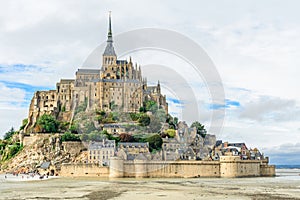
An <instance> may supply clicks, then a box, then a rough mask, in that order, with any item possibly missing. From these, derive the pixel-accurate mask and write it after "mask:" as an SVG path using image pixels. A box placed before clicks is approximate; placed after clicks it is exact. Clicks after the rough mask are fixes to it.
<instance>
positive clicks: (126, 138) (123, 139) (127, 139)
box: [119, 133, 135, 142]
mask: <svg viewBox="0 0 300 200" xmlns="http://www.w3.org/2000/svg"><path fill="white" fill-rule="evenodd" d="M119 138H120V142H135V139H134V137H133V136H132V135H130V134H127V133H122V134H121V135H120V136H119Z"/></svg>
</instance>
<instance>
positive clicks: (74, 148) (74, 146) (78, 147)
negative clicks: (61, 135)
mask: <svg viewBox="0 0 300 200" xmlns="http://www.w3.org/2000/svg"><path fill="white" fill-rule="evenodd" d="M62 147H63V150H64V151H65V152H68V153H70V154H71V156H77V155H78V154H79V153H80V152H81V151H82V150H84V149H85V147H84V146H83V144H82V142H72V141H69V142H62Z"/></svg>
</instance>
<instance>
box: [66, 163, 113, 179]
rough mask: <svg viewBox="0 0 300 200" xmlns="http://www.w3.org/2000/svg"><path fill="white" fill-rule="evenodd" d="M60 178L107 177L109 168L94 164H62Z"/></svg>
mask: <svg viewBox="0 0 300 200" xmlns="http://www.w3.org/2000/svg"><path fill="white" fill-rule="evenodd" d="M60 176H92V177H95V176H100V177H108V176H109V168H108V167H103V166H99V165H95V164H62V166H61V171H60Z"/></svg>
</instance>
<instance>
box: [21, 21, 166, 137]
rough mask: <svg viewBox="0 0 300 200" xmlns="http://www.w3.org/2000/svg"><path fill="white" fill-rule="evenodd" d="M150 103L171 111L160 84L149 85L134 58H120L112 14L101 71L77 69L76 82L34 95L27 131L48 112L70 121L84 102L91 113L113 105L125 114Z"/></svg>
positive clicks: (62, 84) (72, 81)
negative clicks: (146, 102) (152, 102)
mask: <svg viewBox="0 0 300 200" xmlns="http://www.w3.org/2000/svg"><path fill="white" fill-rule="evenodd" d="M99 56H101V55H99ZM148 100H153V101H155V102H156V103H157V105H158V106H160V107H161V108H163V109H165V110H166V111H167V112H168V104H167V102H166V96H165V95H162V94H161V88H160V84H159V81H158V84H157V85H156V86H147V80H146V78H143V76H142V71H141V67H140V66H138V65H137V64H133V62H132V60H131V58H130V59H129V61H127V60H118V59H117V54H116V51H115V49H114V46H113V37H112V29H111V16H110V15H109V28H108V35H107V45H106V48H105V50H104V52H103V54H102V66H99V69H78V70H77V72H76V77H75V80H74V79H61V80H60V82H59V83H57V84H56V89H55V90H49V91H37V92H35V94H34V96H33V98H32V100H31V104H30V107H29V116H28V124H27V126H26V127H25V131H26V132H27V131H28V130H29V129H30V128H32V127H33V126H34V125H35V123H36V120H37V119H38V117H40V116H42V115H43V114H45V113H46V114H56V116H58V117H60V118H61V119H64V120H65V121H71V120H72V115H73V114H74V112H73V111H74V110H75V109H76V107H77V106H79V105H80V104H82V103H86V104H87V109H90V110H92V109H94V110H104V111H110V110H111V108H112V105H113V107H114V108H118V109H119V110H121V111H123V112H137V111H139V109H140V107H142V106H143V103H144V102H145V101H148Z"/></svg>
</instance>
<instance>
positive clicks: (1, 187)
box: [0, 175, 300, 200]
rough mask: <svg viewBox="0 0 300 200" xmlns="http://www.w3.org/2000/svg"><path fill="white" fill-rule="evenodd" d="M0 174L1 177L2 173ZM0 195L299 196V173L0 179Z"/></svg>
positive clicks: (62, 196) (173, 197)
mask: <svg viewBox="0 0 300 200" xmlns="http://www.w3.org/2000/svg"><path fill="white" fill-rule="evenodd" d="M2 178H3V177H2ZM0 193H1V195H0V199H26V200H27V199H100V200H104V199H182V200H183V199H216V198H219V199H299V200H300V176H299V177H297V175H293V176H280V177H270V178H263V177H262V178H234V179H225V178H224V179H223V178H197V179H166V178H164V179H101V178H55V179H49V180H43V181H7V180H3V179H1V180H0Z"/></svg>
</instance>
